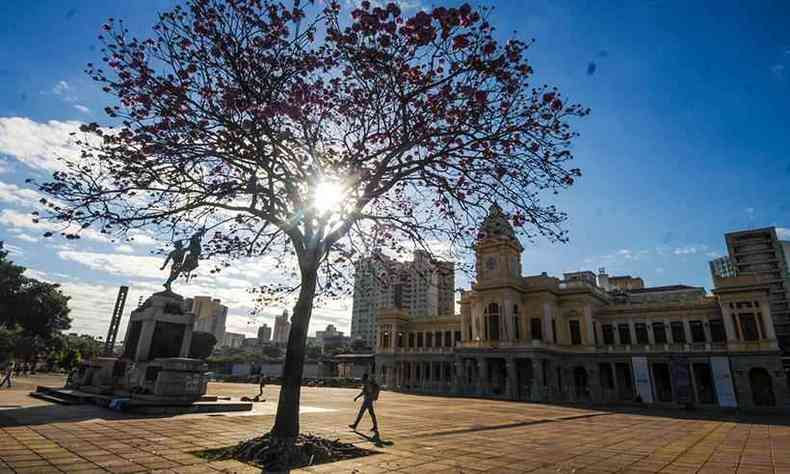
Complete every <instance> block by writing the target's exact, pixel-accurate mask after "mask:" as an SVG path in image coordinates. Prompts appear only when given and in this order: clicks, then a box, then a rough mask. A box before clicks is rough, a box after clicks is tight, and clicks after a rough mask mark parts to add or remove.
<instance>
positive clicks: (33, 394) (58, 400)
mask: <svg viewBox="0 0 790 474" xmlns="http://www.w3.org/2000/svg"><path fill="white" fill-rule="evenodd" d="M30 396H31V397H33V398H37V399H39V400H44V401H47V402H50V403H57V404H59V405H79V404H80V402H75V401H73V400H70V399H68V398H60V397H57V396H54V395H50V394H48V393H45V392H30Z"/></svg>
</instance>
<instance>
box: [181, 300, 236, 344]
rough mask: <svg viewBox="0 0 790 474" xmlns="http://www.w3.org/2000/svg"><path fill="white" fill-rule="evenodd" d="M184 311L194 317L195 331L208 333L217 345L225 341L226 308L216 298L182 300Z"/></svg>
mask: <svg viewBox="0 0 790 474" xmlns="http://www.w3.org/2000/svg"><path fill="white" fill-rule="evenodd" d="M184 306H185V308H184V309H185V310H186V311H188V312H190V313H192V314H194V315H195V327H194V330H195V331H201V332H210V333H211V334H213V335H214V337H215V338H217V342H218V343H222V342H223V341H224V340H225V322H226V320H227V318H228V307H227V306H225V305H223V304H221V302H220V300H219V299H217V298H212V297H210V296H195V297H194V298H186V299H185V300H184Z"/></svg>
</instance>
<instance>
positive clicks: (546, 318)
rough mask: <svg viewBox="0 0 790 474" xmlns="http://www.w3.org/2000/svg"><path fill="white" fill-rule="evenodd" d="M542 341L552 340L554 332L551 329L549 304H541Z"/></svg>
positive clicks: (548, 341)
mask: <svg viewBox="0 0 790 474" xmlns="http://www.w3.org/2000/svg"><path fill="white" fill-rule="evenodd" d="M543 342H544V343H550V342H554V332H553V331H552V330H551V305H550V304H549V303H544V304H543Z"/></svg>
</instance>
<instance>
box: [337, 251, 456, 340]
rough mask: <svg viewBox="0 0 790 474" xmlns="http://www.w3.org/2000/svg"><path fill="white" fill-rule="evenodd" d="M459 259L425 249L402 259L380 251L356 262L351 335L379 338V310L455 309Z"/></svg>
mask: <svg viewBox="0 0 790 474" xmlns="http://www.w3.org/2000/svg"><path fill="white" fill-rule="evenodd" d="M454 291H455V263H453V262H447V261H436V260H432V259H431V257H430V255H429V254H428V253H427V252H425V251H422V250H417V251H415V252H414V254H413V259H412V260H411V261H407V262H399V261H397V260H394V259H392V258H389V257H387V256H386V255H384V254H381V253H378V254H376V255H373V256H371V257H369V258H366V259H363V260H360V261H359V262H357V264H356V266H355V273H354V295H353V305H352V310H351V338H352V339H353V340H357V339H360V340H363V341H365V343H366V344H367V345H368V346H369V347H373V346H374V345H375V342H376V321H377V314H378V312H379V311H381V310H386V309H390V308H400V309H402V310H404V311H406V313H408V314H409V315H410V316H412V317H414V318H435V317H437V316H447V315H452V314H454V313H455V298H454Z"/></svg>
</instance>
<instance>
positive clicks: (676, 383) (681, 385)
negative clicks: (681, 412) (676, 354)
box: [671, 358, 693, 403]
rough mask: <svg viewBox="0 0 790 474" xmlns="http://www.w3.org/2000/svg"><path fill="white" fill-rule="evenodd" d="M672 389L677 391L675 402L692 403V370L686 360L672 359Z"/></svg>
mask: <svg viewBox="0 0 790 474" xmlns="http://www.w3.org/2000/svg"><path fill="white" fill-rule="evenodd" d="M671 367H672V368H671V373H672V388H673V390H674V391H675V401H676V402H678V403H690V402H692V400H693V399H692V397H691V370H690V369H689V361H688V359H686V358H678V359H672V365H671Z"/></svg>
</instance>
